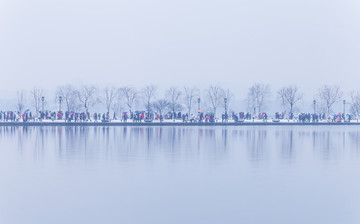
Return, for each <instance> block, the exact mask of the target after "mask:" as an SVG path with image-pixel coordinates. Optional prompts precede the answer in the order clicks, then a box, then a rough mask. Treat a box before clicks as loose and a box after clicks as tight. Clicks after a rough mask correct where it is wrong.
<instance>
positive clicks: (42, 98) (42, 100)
mask: <svg viewBox="0 0 360 224" xmlns="http://www.w3.org/2000/svg"><path fill="white" fill-rule="evenodd" d="M44 101H45V97H43V96H42V97H41V108H42V112H43V113H44Z"/></svg>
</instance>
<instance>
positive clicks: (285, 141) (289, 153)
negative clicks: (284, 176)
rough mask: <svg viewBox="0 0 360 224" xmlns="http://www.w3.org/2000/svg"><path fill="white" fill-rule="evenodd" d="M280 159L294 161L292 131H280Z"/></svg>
mask: <svg viewBox="0 0 360 224" xmlns="http://www.w3.org/2000/svg"><path fill="white" fill-rule="evenodd" d="M280 140H281V157H282V159H285V160H291V159H294V149H293V142H294V131H293V130H292V129H291V130H282V131H281V138H280Z"/></svg>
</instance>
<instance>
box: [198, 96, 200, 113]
mask: <svg viewBox="0 0 360 224" xmlns="http://www.w3.org/2000/svg"><path fill="white" fill-rule="evenodd" d="M198 110H200V98H198Z"/></svg>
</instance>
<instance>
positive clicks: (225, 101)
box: [224, 97, 228, 121]
mask: <svg viewBox="0 0 360 224" xmlns="http://www.w3.org/2000/svg"><path fill="white" fill-rule="evenodd" d="M227 100H228V99H227V98H226V97H225V98H224V103H225V121H227V107H226V106H227V105H226V104H227Z"/></svg>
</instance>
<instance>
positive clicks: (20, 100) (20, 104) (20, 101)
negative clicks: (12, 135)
mask: <svg viewBox="0 0 360 224" xmlns="http://www.w3.org/2000/svg"><path fill="white" fill-rule="evenodd" d="M24 108H25V91H24V90H18V91H17V104H16V109H17V111H18V112H19V114H22V112H23V111H24Z"/></svg>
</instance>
